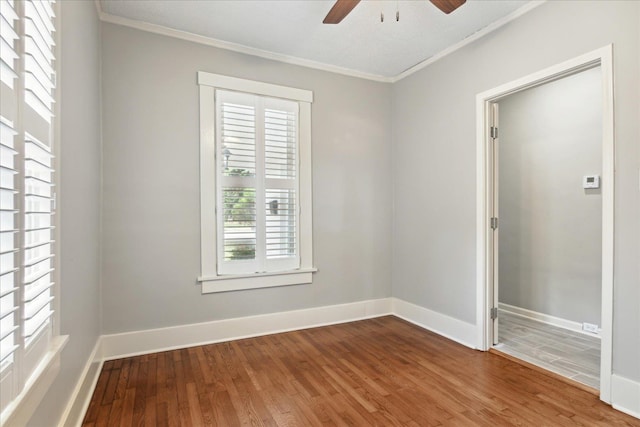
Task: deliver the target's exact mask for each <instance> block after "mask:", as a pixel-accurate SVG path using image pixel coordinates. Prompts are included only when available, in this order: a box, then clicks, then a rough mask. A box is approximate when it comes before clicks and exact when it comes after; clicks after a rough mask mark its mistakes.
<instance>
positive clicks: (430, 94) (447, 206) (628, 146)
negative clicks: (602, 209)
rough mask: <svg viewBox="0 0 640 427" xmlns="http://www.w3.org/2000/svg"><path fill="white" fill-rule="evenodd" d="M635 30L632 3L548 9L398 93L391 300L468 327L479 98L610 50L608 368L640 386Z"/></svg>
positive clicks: (409, 81)
mask: <svg viewBox="0 0 640 427" xmlns="http://www.w3.org/2000/svg"><path fill="white" fill-rule="evenodd" d="M639 28H640V3H639V2H626V1H620V2H617V1H589V2H562V1H554V2H546V3H544V4H543V5H541V6H539V7H538V8H536V9H534V10H533V11H531V12H529V13H527V14H526V15H524V16H522V17H520V18H519V19H517V20H515V21H513V22H511V23H509V24H508V25H505V26H504V27H502V28H500V29H499V30H497V31H495V32H493V33H491V34H489V35H487V36H485V37H483V38H481V39H479V40H477V41H476V42H474V43H472V44H470V45H468V46H466V47H464V48H462V49H460V50H458V51H456V52H454V53H452V54H450V55H448V56H446V57H444V58H443V59H441V60H439V61H437V62H435V63H434V64H432V65H430V66H429V67H426V68H425V69H423V70H421V71H419V72H417V73H416V74H413V75H411V76H409V77H407V78H405V79H403V80H402V81H400V82H398V83H396V84H395V85H394V87H393V157H394V160H393V170H394V175H393V177H394V179H393V184H394V187H393V195H394V218H393V296H394V297H398V298H401V299H404V300H406V301H410V302H413V303H414V304H417V305H420V306H422V307H425V308H428V309H431V310H434V311H438V312H441V313H443V314H446V315H449V316H452V317H455V318H457V319H460V320H462V321H465V322H468V323H474V322H475V304H476V301H475V297H476V293H475V284H476V277H475V260H476V254H475V247H476V241H475V232H476V230H475V212H476V200H475V188H476V187H475V186H476V182H475V178H476V170H475V165H476V159H475V148H476V138H475V119H476V111H475V96H476V94H478V93H480V92H483V91H486V90H489V89H491V88H494V87H496V86H498V85H500V84H503V83H506V82H509V81H512V80H515V79H517V78H520V77H522V76H525V75H527V74H530V73H533V72H535V71H539V70H541V69H544V68H546V67H549V66H552V65H555V64H558V63H560V62H563V61H565V60H568V59H571V58H574V57H577V56H579V55H581V54H583V53H586V52H589V51H592V50H595V49H597V48H600V47H603V46H605V45H608V44H610V43H613V45H614V79H615V115H616V120H615V122H616V123H615V134H616V175H615V176H616V189H615V248H614V249H615V257H616V258H615V266H614V274H615V278H614V300H615V302H614V304H615V306H614V322H613V324H614V331H613V369H614V372H616V373H617V374H619V375H622V376H624V377H626V378H629V379H631V380H634V381H639V380H640V363H639V362H638V361H640V334H638V325H640V314H639V313H640V270H639V268H638V260H640V239H639V236H640V221H639V220H638V218H640V193H639V191H638V190H639V189H638V171H639V166H640V143H639V141H640V128H639V126H640V125H639V122H640V120H638V119H639V117H640V116H639V113H640V108H639V102H640V96H638V95H639V94H640V90H639V89H640V87H639V79H638V76H639V75H640V64H639V56H640V34H639Z"/></svg>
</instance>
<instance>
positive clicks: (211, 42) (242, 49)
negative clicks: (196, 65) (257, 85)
mask: <svg viewBox="0 0 640 427" xmlns="http://www.w3.org/2000/svg"><path fill="white" fill-rule="evenodd" d="M96 1H99V0H96ZM99 14H100V20H101V21H103V22H108V23H110V24H116V25H122V26H125V27H130V28H135V29H137V30H142V31H147V32H150V33H155V34H160V35H163V36H168V37H174V38H177V39H181V40H186V41H190V42H194V43H199V44H204V45H207V46H213V47H217V48H220V49H225V50H230V51H233V52H238V53H244V54H246V55H252V56H257V57H260V58H265V59H270V60H273V61H279V62H284V63H286V64H291V65H299V66H301V67H307V68H313V69H316V70H321V71H328V72H331V73H336V74H342V75H345V76H349V77H357V78H360V79H366V80H373V81H376V82H381V83H390V82H391V81H392V78H391V77H385V76H379V75H377V74H370V73H364V72H362V71H356V70H351V69H349V68H343V67H338V66H335V65H329V64H325V63H322V62H316V61H311V60H309V59H303V58H298V57H295V56H288V55H283V54H280V53H274V52H269V51H266V50H262V49H256V48H253V47H249V46H245V45H241V44H237V43H231V42H227V41H223V40H218V39H214V38H211V37H206V36H201V35H199V34H193V33H189V32H187V31H181V30H175V29H173V28H169V27H165V26H163V25H157V24H150V23H148V22H143V21H138V20H135V19H129V18H123V17H121V16H116V15H112V14H109V13H105V12H104V11H100V12H99Z"/></svg>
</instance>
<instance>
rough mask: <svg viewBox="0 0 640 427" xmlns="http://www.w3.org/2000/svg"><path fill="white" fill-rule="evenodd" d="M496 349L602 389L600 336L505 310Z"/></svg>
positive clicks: (500, 322) (499, 316)
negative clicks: (582, 332) (571, 329)
mask: <svg viewBox="0 0 640 427" xmlns="http://www.w3.org/2000/svg"><path fill="white" fill-rule="evenodd" d="M498 321H499V328H498V330H499V333H498V336H499V344H498V345H496V346H495V348H496V349H497V350H499V351H502V352H504V353H507V354H510V355H512V356H514V357H517V358H519V359H522V360H524V361H526V362H529V363H533V364H534V365H537V366H540V367H541V368H544V369H547V370H549V371H551V372H555V373H557V374H559V375H562V376H565V377H567V378H570V379H572V380H574V381H578V382H580V383H582V384H585V385H587V386H589V387H593V388H594V389H599V388H600V339H599V338H597V337H594V336H589V335H585V334H581V333H579V332H574V331H569V330H567V329H563V328H558V327H556V326H552V325H548V324H546V323H542V322H539V321H536V320H533V319H528V318H526V317H522V316H518V315H514V314H512V313H509V312H506V311H503V310H501V311H500V314H499V315H498Z"/></svg>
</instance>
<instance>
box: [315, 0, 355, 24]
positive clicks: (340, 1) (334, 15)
mask: <svg viewBox="0 0 640 427" xmlns="http://www.w3.org/2000/svg"><path fill="white" fill-rule="evenodd" d="M358 3H360V0H337V1H336V4H334V5H333V7H332V8H331V10H330V11H329V13H328V14H327V16H326V17H325V18H324V21H322V23H323V24H337V23H339V22H340V21H342V20H343V19H344V17H345V16H347V15H348V14H349V12H351V11H352V10H353V8H354V7H356V5H357V4H358Z"/></svg>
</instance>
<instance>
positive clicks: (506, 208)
mask: <svg viewBox="0 0 640 427" xmlns="http://www.w3.org/2000/svg"><path fill="white" fill-rule="evenodd" d="M601 80H602V77H601V70H600V67H597V68H592V69H590V70H586V71H582V72H580V73H578V74H574V75H571V76H567V77H564V78H562V79H560V80H556V81H553V82H549V83H547V84H544V85H542V86H537V87H534V88H531V89H527V90H525V91H522V92H518V93H515V94H513V95H509V96H507V97H505V98H502V99H500V101H499V109H500V112H499V121H500V123H499V143H498V147H499V154H500V156H499V168H498V169H499V193H500V195H499V204H500V206H499V215H498V216H499V218H500V244H499V251H500V253H499V270H500V271H499V284H500V289H499V293H498V294H499V298H500V302H501V303H506V304H510V305H514V306H516V307H521V308H525V309H528V310H533V311H536V312H538V313H544V314H549V315H552V316H555V317H559V318H561V319H566V320H572V321H574V322H579V323H582V322H589V323H593V324H596V325H600V324H601V323H600V312H601V306H602V303H601V299H602V298H601V297H602V285H601V283H602V193H601V191H600V189H586V190H585V189H584V188H583V185H582V179H583V176H584V175H590V174H597V175H602V84H601Z"/></svg>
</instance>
